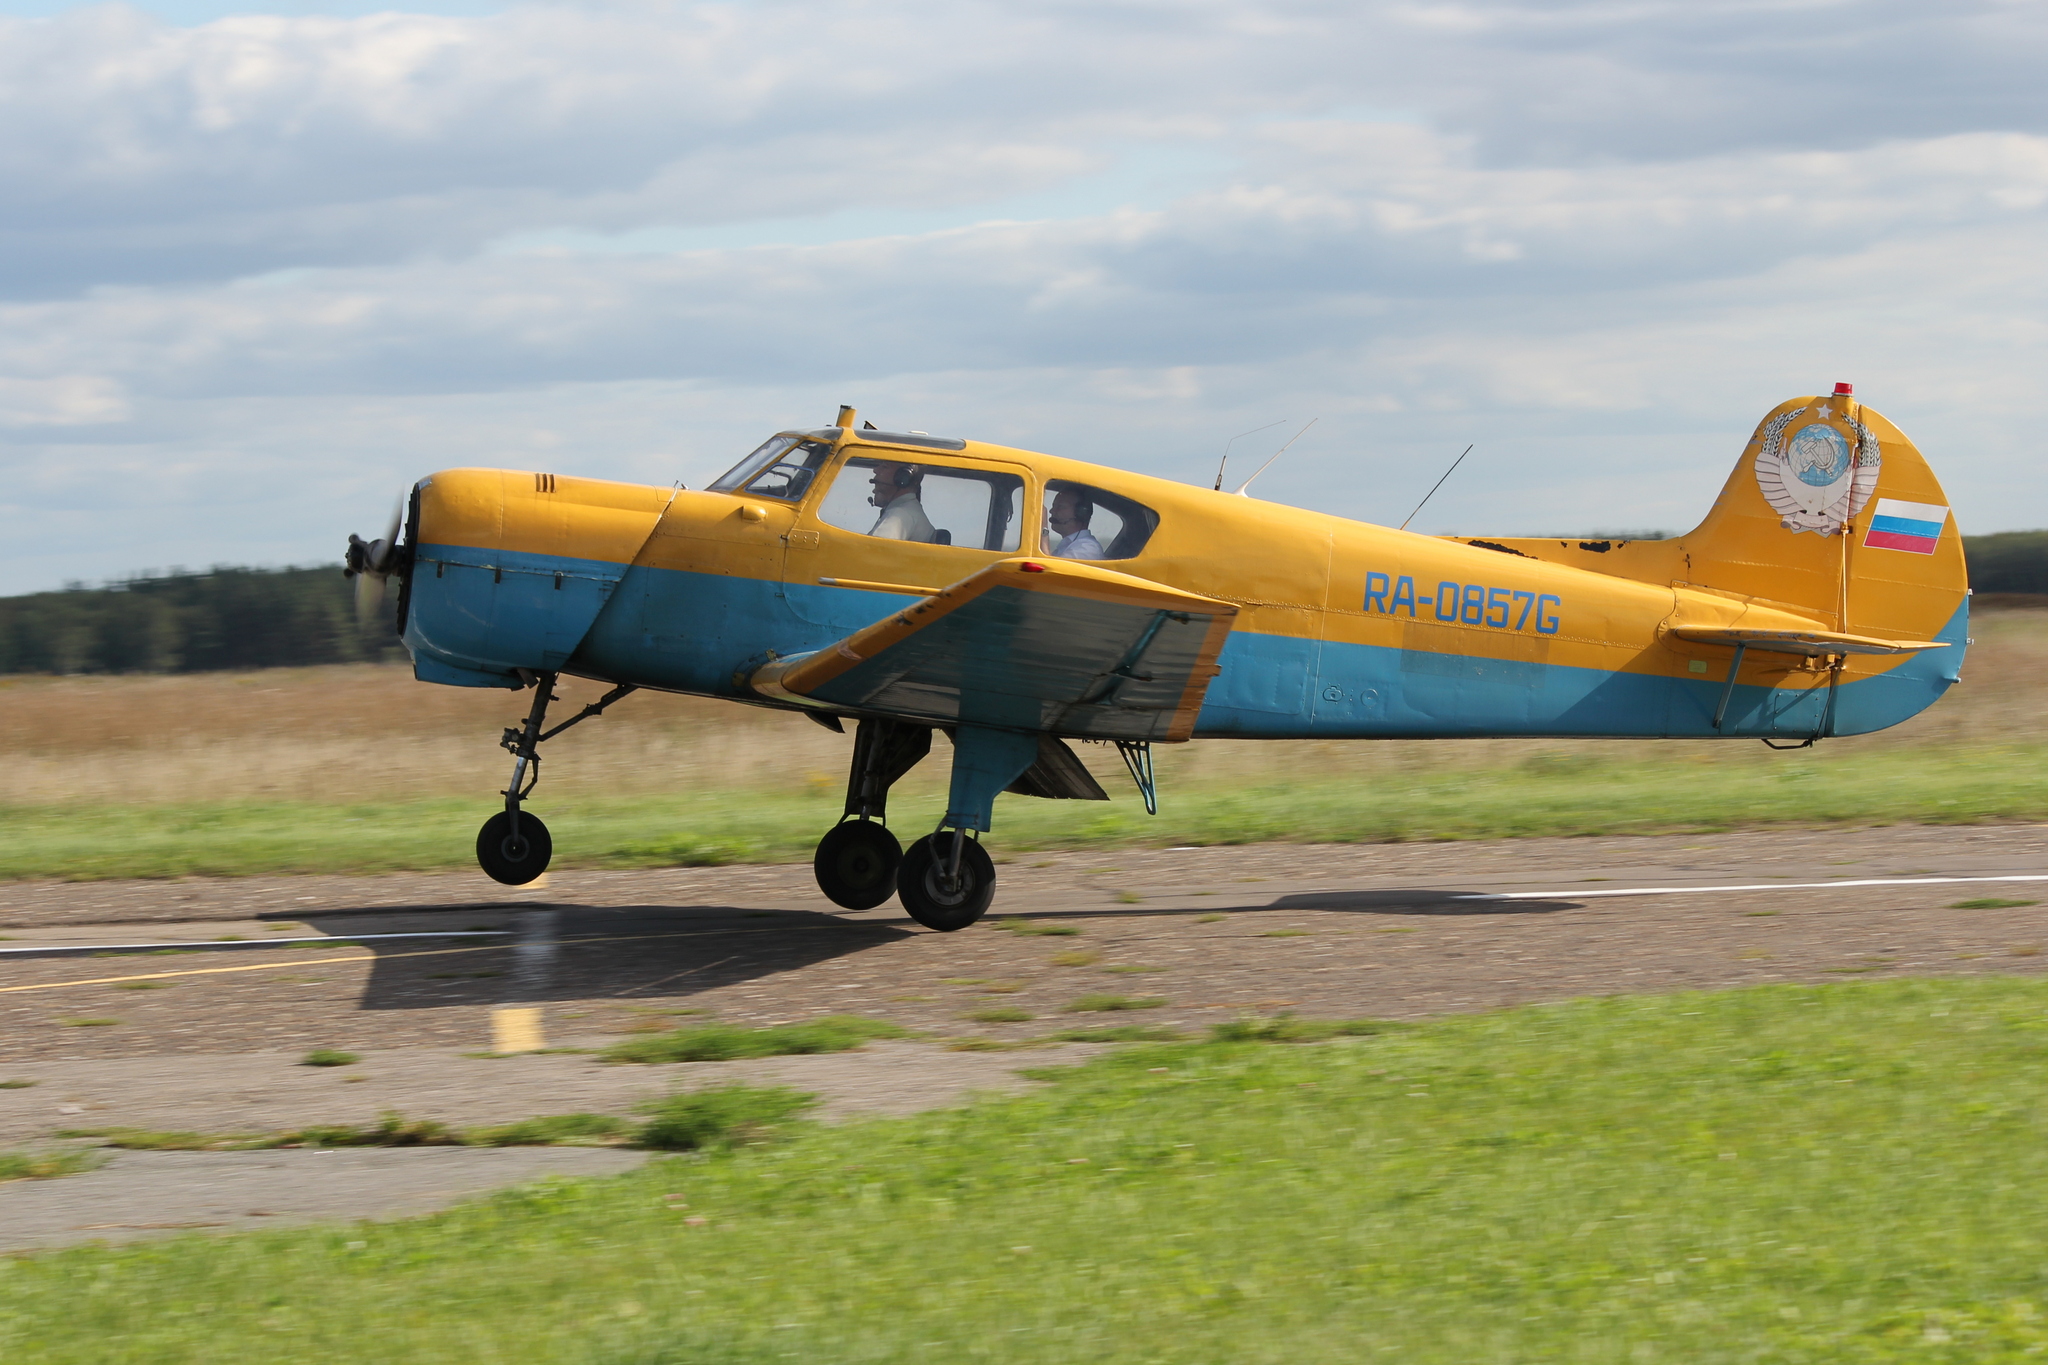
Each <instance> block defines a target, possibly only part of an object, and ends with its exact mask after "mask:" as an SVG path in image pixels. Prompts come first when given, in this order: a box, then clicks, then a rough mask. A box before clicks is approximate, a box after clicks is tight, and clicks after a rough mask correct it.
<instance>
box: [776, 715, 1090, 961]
mask: <svg viewBox="0 0 2048 1365" xmlns="http://www.w3.org/2000/svg"><path fill="white" fill-rule="evenodd" d="M952 735H953V785H952V791H951V795H950V796H949V798H948V801H947V809H946V817H945V819H943V820H941V821H940V822H939V828H938V829H937V830H936V831H935V832H933V833H931V834H927V835H925V836H924V837H923V838H922V839H919V840H917V842H915V843H913V844H912V845H911V846H910V847H909V848H908V849H907V850H906V849H904V848H902V846H901V845H899V844H898V843H897V841H896V836H895V835H893V834H891V833H890V832H889V831H888V829H887V828H885V827H884V826H883V824H882V821H883V819H884V818H885V817H886V814H887V807H888V800H889V788H890V787H892V786H894V785H895V784H896V782H897V780H898V779H899V778H901V777H902V776H903V775H904V774H905V773H907V772H909V771H910V770H911V769H912V768H914V767H916V766H917V764H918V763H919V761H920V760H922V759H923V758H924V756H925V755H926V754H928V753H930V752H931V747H932V727H930V726H928V725H915V724H911V723H908V722H905V721H896V720H880V719H875V720H863V721H861V722H860V728H859V730H858V731H856V732H855V735H854V741H853V770H852V773H851V775H850V776H849V777H848V778H847V783H846V813H845V815H844V816H843V817H841V820H840V823H839V824H837V825H835V826H833V828H832V829H831V830H830V831H828V832H827V833H826V835H825V837H824V838H823V839H822V840H820V841H819V843H818V852H817V855H816V856H815V857H814V858H812V860H811V867H812V870H813V871H814V872H815V873H816V874H817V878H818V889H819V890H821V891H823V892H824V893H825V895H826V897H827V898H828V899H830V900H831V901H833V902H834V903H835V904H838V905H843V906H845V907H846V908H847V909H849V910H872V909H874V908H875V907H876V906H878V905H880V904H881V903H882V902H884V901H886V900H888V899H889V897H890V896H891V895H892V894H893V895H895V896H897V897H898V898H900V899H901V900H902V902H903V908H904V909H905V910H907V911H909V912H910V917H911V918H912V919H914V920H916V921H917V922H918V923H919V924H922V925H924V926H925V927H926V928H929V929H939V930H944V931H946V932H951V931H953V930H955V929H965V928H966V927H967V926H968V925H970V924H972V923H974V922H975V921H976V920H978V919H980V918H981V917H982V915H983V913H984V912H986V911H987V910H988V907H989V902H990V901H991V900H993V899H994V898H995V891H996V869H995V863H994V862H993V861H992V860H991V859H990V858H989V856H988V850H986V849H984V848H983V847H982V846H981V842H980V840H979V838H978V837H977V836H978V835H980V834H981V833H982V832H983V831H985V830H987V829H988V827H989V818H990V812H991V809H992V807H993V806H994V804H995V798H996V793H997V792H999V791H1002V790H1003V789H1004V788H1006V787H1010V786H1011V784H1013V783H1015V782H1017V781H1018V780H1019V779H1020V778H1021V777H1023V775H1024V773H1025V771H1026V770H1027V769H1030V768H1032V766H1033V765H1034V764H1036V763H1038V762H1039V760H1040V752H1041V751H1040V741H1039V738H1038V737H1037V736H1036V735H1020V734H1014V733H1011V732H1009V731H1006V730H989V729H984V728H982V727H981V726H978V725H962V726H959V727H958V728H956V729H955V730H954V731H953V732H952ZM1055 743H1057V741H1055ZM1061 752H1065V751H1064V750H1062V751H1061ZM1068 760H1069V761H1070V762H1071V761H1072V756H1071V755H1068ZM1074 766H1075V767H1077V768H1078V767H1079V765H1078V763H1076V764H1075V765H1074ZM1084 777H1085V772H1084ZM1091 785H1092V781H1091ZM1046 794H1050V793H1046Z"/></svg>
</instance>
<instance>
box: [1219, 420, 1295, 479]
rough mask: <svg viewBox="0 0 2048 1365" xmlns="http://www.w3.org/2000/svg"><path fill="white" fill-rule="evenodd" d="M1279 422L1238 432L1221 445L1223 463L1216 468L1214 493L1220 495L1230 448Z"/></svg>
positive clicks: (1275, 425) (1277, 424)
mask: <svg viewBox="0 0 2048 1365" xmlns="http://www.w3.org/2000/svg"><path fill="white" fill-rule="evenodd" d="M1286 420H1287V419H1286V418H1285V417H1282V418H1281V419H1280V422H1284V421H1286ZM1280 422H1268V423H1266V425H1265V426H1263V427H1253V428H1252V429H1251V430H1250V431H1240V432H1239V433H1237V435H1235V436H1233V437H1231V438H1230V439H1229V440H1227V441H1225V442H1224V443H1223V463H1222V464H1219V465H1217V466H1216V488H1215V491H1216V492H1218V493H1221V492H1222V491H1223V470H1224V468H1225V466H1227V465H1228V464H1229V463H1230V448H1231V447H1232V446H1234V445H1236V444H1237V443H1238V442H1239V441H1242V440H1243V439H1244V438H1245V437H1247V436H1256V435H1258V434H1259V433H1260V432H1262V431H1265V430H1266V429H1267V428H1268V427H1277V426H1279V425H1280Z"/></svg>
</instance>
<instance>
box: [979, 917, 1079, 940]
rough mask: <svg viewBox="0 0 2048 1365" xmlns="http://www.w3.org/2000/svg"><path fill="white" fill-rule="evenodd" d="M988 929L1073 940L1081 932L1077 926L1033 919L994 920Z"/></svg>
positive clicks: (989, 922) (989, 923) (990, 922)
mask: <svg viewBox="0 0 2048 1365" xmlns="http://www.w3.org/2000/svg"><path fill="white" fill-rule="evenodd" d="M988 927H989V928H991V929H1007V930H1009V931H1010V932H1011V933H1013V934H1019V935H1024V936H1030V937H1048V938H1072V937H1073V936H1074V935H1075V934H1078V933H1080V932H1081V930H1080V928H1079V927H1078V926H1076V925H1072V924H1046V923H1043V922H1041V921H1039V920H1032V919H992V920H990V921H988Z"/></svg>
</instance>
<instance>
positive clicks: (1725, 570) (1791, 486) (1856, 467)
mask: <svg viewBox="0 0 2048 1365" xmlns="http://www.w3.org/2000/svg"><path fill="white" fill-rule="evenodd" d="M1843 387H1846V386H1843ZM1954 523H1955V518H1954V517H1953V516H1952V515H1950V512H1949V507H1948V497H1947V495H1946V494H1944V493H1943V492H1942V491H1941V484H1940V483H1939V482H1938V481H1936V479H1935V477H1934V471H1932V470H1931V469H1929V468H1928V467H1927V461H1926V460H1924V459H1923V458H1921V455H1920V452H1919V450H1917V449H1916V448H1915V447H1914V445H1913V443H1912V442H1911V441H1910V440H1908V439H1906V435H1905V433H1904V432H1902V431H1900V430H1899V429H1898V428H1897V427H1895V426H1893V425H1892V424H1891V423H1890V422H1889V421H1887V420H1886V419H1885V418H1884V417H1883V416H1882V415H1881V414H1879V413H1876V412H1873V411H1872V410H1871V409H1869V408H1867V407H1864V406H1863V405H1862V404H1860V403H1858V402H1856V400H1855V399H1854V398H1853V397H1852V396H1850V395H1849V394H1846V393H1837V394H1835V395H1832V396H1829V397H1807V398H1794V399H1792V400H1791V401H1790V402H1786V403H1780V404H1779V405H1778V406H1777V407H1775V408H1773V409H1772V410H1771V412H1770V414H1769V415H1768V416H1766V417H1765V418H1764V420H1763V421H1762V422H1760V423H1758V424H1757V428H1756V433H1755V435H1753V436H1751V437H1750V441H1749V444H1748V446H1746V447H1745V448H1744V449H1743V452H1742V458H1741V459H1740V460H1739V461H1737V462H1736V465H1735V472H1734V473H1732V474H1730V475H1729V476H1728V482H1727V484H1726V485H1724V486H1723V487H1722V489H1721V496H1720V497H1718V498H1716V499H1715V500H1714V506H1713V508H1712V509H1711V510H1709V511H1708V513H1707V516H1706V519H1705V520H1704V521H1702V522H1701V523H1700V524H1699V525H1698V526H1696V527H1694V528H1693V529H1692V530H1691V531H1688V532H1687V533H1686V534H1684V535H1682V536H1679V537H1677V538H1675V539H1672V540H1634V541H1619V542H1614V541H1604V540H1589V541H1569V540H1527V539H1516V540H1503V541H1490V542H1481V543H1483V544H1490V545H1492V546H1493V547H1494V548H1498V549H1512V550H1514V551H1515V552H1516V553H1519V554H1526V555H1530V556H1532V557H1533V558H1536V559H1542V560H1547V561H1549V562H1550V563H1553V564H1567V565H1570V566H1571V567H1573V568H1576V569H1586V570H1590V571H1592V572H1594V573H1601V574H1607V575H1610V576H1612V577H1616V578H1632V579H1635V580H1637V581H1639V582H1645V583H1656V584H1659V585H1660V586H1661V585H1665V584H1669V585H1670V586H1671V587H1672V588H1673V589H1675V590H1676V597H1675V602H1674V607H1675V609H1674V611H1673V614H1672V616H1671V618H1670V620H1669V621H1668V622H1667V623H1666V625H1667V627H1669V628H1670V629H1671V631H1672V632H1673V633H1674V634H1678V635H1681V636H1684V637H1686V638H1689V639H1693V640H1698V639H1700V638H1702V637H1701V635H1700V633H1699V632H1697V631H1693V630H1689V629H1687V627H1689V626H1695V625H1698V626H1717V627H1721V628H1723V629H1722V630H1721V632H1720V634H1722V635H1726V637H1727V638H1726V640H1725V641H1724V643H1726V644H1728V645H1730V646H1732V645H1733V643H1734V642H1735V637H1736V634H1740V633H1743V632H1744V630H1745V629H1746V628H1751V627H1754V628H1757V631H1759V632H1760V633H1762V634H1766V635H1772V636H1776V637H1778V638H1780V639H1781V640H1782V639H1784V638H1787V637H1792V636H1800V635H1802V634H1804V633H1805V629H1804V628H1806V627H1809V626H1810V627H1813V628H1816V629H1818V630H1819V631H1820V632H1823V634H1822V635H1819V636H1811V637H1809V638H1812V639H1814V640H1815V641H1817V644H1816V647H1815V648H1814V649H1813V650H1811V651H1809V652H1813V653H1821V652H1829V651H1828V650H1827V649H1826V648H1825V646H1826V645H1827V643H1828V641H1829V640H1834V641H1835V642H1836V643H1842V641H1841V638H1840V637H1846V636H1854V637H1859V638H1860V642H1861V644H1863V645H1873V646H1874V645H1882V644H1885V643H1886V642H1891V643H1894V644H1900V643H1910V642H1933V641H1939V642H1941V643H1942V645H1944V646H1945V647H1944V648H1928V649H1916V650H1907V651H1902V652H1896V653H1895V652H1891V651H1890V650H1885V651H1881V652H1879V653H1876V654H1866V653H1861V652H1859V650H1858V649H1855V648H1851V649H1848V650H1845V651H1844V652H1845V653H1846V654H1847V655H1848V657H1846V658H1842V657H1840V656H1839V655H1838V656H1837V663H1836V664H1835V665H1833V666H1832V671H1831V672H1829V673H1828V674H1827V675H1826V680H1827V683H1828V687H1829V690H1830V691H1831V692H1832V691H1833V690H1834V685H1835V684H1837V683H1840V684H1843V686H1842V687H1841V688H1840V695H1839V696H1838V697H1832V698H1831V699H1830V701H1829V702H1828V705H1827V708H1826V710H1825V712H1824V713H1823V716H1824V718H1823V719H1822V720H1821V721H1820V722H1819V723H1818V726H1817V728H1816V729H1815V730H1814V733H1816V734H1818V733H1827V734H1843V735H1846V734H1861V733H1865V732H1868V731H1871V730H1879V729H1883V728H1884V727H1886V726H1888V725H1896V724H1898V723H1899V722H1900V721H1902V720H1905V719H1906V718H1908V717H1909V716H1912V715H1914V714H1916V713H1917V712H1919V711H1921V710H1923V709H1924V708H1926V707H1927V706H1928V705H1929V704H1930V703H1932V702H1933V701H1934V700H1935V698H1937V697H1939V696H1940V695H1941V694H1942V693H1943V692H1944V691H1946V690H1947V689H1948V687H1949V685H1950V684H1952V683H1954V682H1956V681H1957V680H1958V678H1959V677H1960V676H1961V672H1962V663H1963V649H1964V646H1965V645H1967V644H1968V636H1969V605H1968V604H1969V576H1968V573H1967V571H1966V570H1965V568H1964V564H1963V543H1962V536H1961V534H1960V533H1959V532H1958V531H1957V530H1956V528H1955V524H1954ZM1458 539H1461V540H1464V539H1468V538H1467V537H1462V536H1461V537H1458ZM1731 632H1732V633H1731ZM1709 633H1710V634H1711V633H1713V632H1709ZM1717 638H1718V636H1717ZM1759 647H1760V646H1759ZM1782 664H1783V660H1782V659H1781V660H1780V661H1779V666H1778V667H1776V668H1775V669H1763V668H1759V667H1758V665H1757V663H1756V661H1755V660H1754V659H1752V660H1751V661H1750V663H1748V664H1746V665H1741V667H1742V681H1743V683H1744V684H1750V685H1762V686H1766V687H1772V688H1779V689H1785V690H1786V693H1785V694H1786V695H1789V694H1790V692H1792V691H1796V690H1797V689H1799V688H1800V687H1802V686H1806V687H1809V688H1811V687H1815V686H1817V685H1818V684H1819V683H1820V681H1821V680H1822V675H1821V674H1819V673H1816V672H1811V671H1809V672H1808V673H1806V674H1805V675H1804V677H1805V681H1804V682H1802V681H1801V674H1799V673H1798V672H1796V671H1795V672H1792V673H1789V674H1788V673H1787V672H1786V670H1785V669H1784V668H1783V667H1782ZM1735 666H1736V665H1732V664H1731V667H1735ZM1722 704H1723V705H1724V706H1725V705H1727V703H1726V702H1725V701H1724V702H1723V703H1722ZM1788 714H1790V713H1789V712H1788Z"/></svg>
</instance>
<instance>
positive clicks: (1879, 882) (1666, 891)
mask: <svg viewBox="0 0 2048 1365" xmlns="http://www.w3.org/2000/svg"><path fill="white" fill-rule="evenodd" d="M1958 882H2048V873H2038V874H2034V873H2030V874H2026V875H2023V876H2011V877H1870V878H1865V879H1863V880H1860V881H1848V880H1843V881H1839V882H1759V883H1757V884H1756V885H1754V886H1630V887H1621V888H1612V889H1606V890H1600V891H1579V890H1571V891H1488V892H1476V893H1475V892H1467V893H1464V894H1461V895H1457V896H1453V897H1451V899H1452V900H1458V901H1533V900H1587V899H1590V898H1591V897H1594V896H1690V895H1702V894H1705V893H1707V892H1710V891H1829V890H1833V889H1834V888H1835V887H1838V886H1944V885H1951V884H1954V883H1958Z"/></svg>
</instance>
